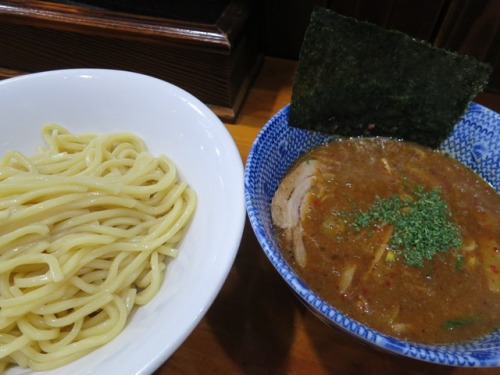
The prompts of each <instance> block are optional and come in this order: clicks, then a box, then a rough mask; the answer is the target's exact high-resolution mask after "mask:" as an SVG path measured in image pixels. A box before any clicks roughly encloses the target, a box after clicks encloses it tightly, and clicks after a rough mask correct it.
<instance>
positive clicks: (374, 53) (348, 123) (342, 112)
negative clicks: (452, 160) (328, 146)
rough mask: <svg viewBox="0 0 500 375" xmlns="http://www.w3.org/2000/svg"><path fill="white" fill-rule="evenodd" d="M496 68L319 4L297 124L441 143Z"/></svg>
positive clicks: (297, 90)
mask: <svg viewBox="0 0 500 375" xmlns="http://www.w3.org/2000/svg"><path fill="white" fill-rule="evenodd" d="M491 72H492V68H491V66H490V65H488V64H485V63H482V62H479V61H477V60H475V59H473V58H471V57H467V56H462V55H458V54H456V53H452V52H450V51H447V50H444V49H439V48H436V47H433V46H431V45H430V44H429V43H427V42H424V41H420V40H415V39H413V38H411V37H410V36H408V35H406V34H404V33H402V32H399V31H395V30H386V29H383V28H381V27H379V26H376V25H374V24H371V23H368V22H363V21H358V20H355V19H353V18H350V17H345V16H342V15H339V14H337V13H335V12H333V11H331V10H328V9H326V8H323V7H317V8H315V9H314V11H313V13H312V15H311V20H310V23H309V26H308V28H307V30H306V34H305V37H304V41H303V44H302V48H301V51H300V56H299V61H298V65H297V70H296V72H295V76H294V82H293V89H292V99H291V103H290V114H289V125H290V126H293V127H299V128H304V129H309V130H316V131H322V132H327V133H332V134H338V135H342V136H361V135H364V136H386V137H393V138H398V139H405V140H409V141H413V142H417V143H419V144H423V145H426V146H428V147H432V148H435V147H438V146H439V145H440V143H441V142H442V141H443V140H444V139H446V137H447V136H448V135H449V133H450V132H451V131H452V130H453V127H454V125H455V124H456V122H457V121H458V120H459V119H460V118H461V117H462V116H463V114H464V113H465V111H466V110H467V107H468V104H469V102H470V101H471V100H472V99H473V98H474V97H475V96H476V95H477V94H478V93H479V92H480V91H482V90H483V89H484V87H485V86H486V84H487V83H488V79H489V76H490V74H491Z"/></svg>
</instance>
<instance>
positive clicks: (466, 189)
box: [271, 138, 500, 343]
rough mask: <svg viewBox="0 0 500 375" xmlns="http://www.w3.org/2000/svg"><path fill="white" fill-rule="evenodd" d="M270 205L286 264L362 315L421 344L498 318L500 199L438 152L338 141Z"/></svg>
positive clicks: (302, 165)
mask: <svg viewBox="0 0 500 375" xmlns="http://www.w3.org/2000/svg"><path fill="white" fill-rule="evenodd" d="M391 210H392V211H391ZM271 213H272V218H273V223H274V225H275V229H276V233H277V236H278V241H279V243H280V248H281V251H282V253H283V255H284V257H285V259H286V260H287V262H288V263H289V264H290V266H291V267H292V268H293V269H294V270H295V271H296V273H297V274H298V276H299V277H300V278H301V279H302V280H303V281H304V282H305V283H306V284H308V285H309V287H310V288H311V289H313V290H314V291H316V292H317V294H318V295H319V296H320V297H322V298H323V299H324V300H325V301H327V302H328V303H330V304H331V305H332V306H334V307H336V308H338V309H339V310H340V311H342V312H344V313H346V314H347V315H349V316H350V317H351V318H353V319H355V320H358V321H360V322H362V323H364V324H366V325H368V326H370V327H372V328H374V329H376V330H378V331H380V332H382V333H385V334H389V335H391V336H395V337H398V338H403V339H407V340H410V341H415V342H420V343H450V342H458V341H464V340H469V339H473V338H476V337H478V336H481V335H484V334H487V333H489V332H491V331H493V330H495V329H496V328H498V327H500V248H499V242H500V224H499V220H498V218H499V217H500V196H499V194H498V192H496V191H495V190H494V189H493V188H492V187H491V186H490V185H489V184H487V183H486V182H485V181H484V180H483V179H482V178H481V177H479V176H478V175H477V174H475V173H474V172H473V171H471V170H470V169H468V168H467V167H466V166H464V165H463V164H461V163H459V162H457V161H456V160H454V159H452V158H451V157H449V156H446V155H444V154H443V153H440V152H437V151H434V150H431V149H427V148H425V147H421V146H419V145H416V144H412V143H408V142H402V141H396V140H390V139H379V138H357V139H345V140H337V141H333V142H331V143H329V144H327V145H322V146H319V147H317V148H315V149H314V150H312V151H310V152H309V153H307V154H306V155H304V156H302V157H301V158H300V159H299V160H298V161H297V163H296V164H295V165H294V167H293V168H292V169H291V170H290V171H289V172H288V174H287V176H285V178H284V179H283V181H282V183H281V185H280V187H279V188H278V190H277V192H276V194H275V196H274V198H273V201H272V203H271ZM409 219H411V220H414V221H413V222H412V221H411V220H410V221H408V220H409ZM405 231H408V232H410V235H407V234H406V233H404V232H405ZM427 232H430V238H426V236H425V235H423V234H424V233H427ZM420 234H422V237H421V238H420V237H418V236H419V235H420ZM405 236H406V237H405ZM412 236H413V237H412ZM412 241H413V242H412ZM426 241H427V242H426ZM418 243H420V245H421V244H425V246H423V247H422V246H420V245H419V244H418ZM419 246H420V247H419Z"/></svg>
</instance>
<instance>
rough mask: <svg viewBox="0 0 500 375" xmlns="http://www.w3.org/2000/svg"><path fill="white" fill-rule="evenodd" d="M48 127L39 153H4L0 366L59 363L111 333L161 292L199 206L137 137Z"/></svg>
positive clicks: (0, 229) (0, 174) (0, 213)
mask: <svg viewBox="0 0 500 375" xmlns="http://www.w3.org/2000/svg"><path fill="white" fill-rule="evenodd" d="M42 132H43V135H44V138H45V141H46V144H47V146H46V147H44V148H42V149H41V150H40V151H39V152H38V153H37V154H36V155H34V156H29V157H28V156H25V155H23V154H21V153H19V152H15V151H13V152H9V153H7V154H6V155H5V156H4V157H3V159H2V160H1V161H0V223H1V225H0V372H2V371H3V370H4V369H5V368H6V367H8V366H9V365H10V364H15V365H18V366H21V367H26V368H31V369H33V370H47V369H51V368H55V367H58V366H61V365H64V364H66V363H68V362H71V361H73V360H75V359H77V358H79V357H81V356H83V355H85V354H87V353H89V352H90V351H92V350H94V349H95V348H97V347H99V346H101V345H103V344H105V343H107V342H109V341H110V340H112V339H113V338H114V337H116V336H117V335H118V333H120V332H121V331H122V330H123V328H124V326H125V325H126V323H127V318H128V316H129V314H130V313H131V311H132V309H133V308H134V306H136V305H143V304H145V303H147V302H148V301H150V300H151V299H152V298H153V297H154V295H155V294H156V293H157V292H158V290H159V288H160V285H161V283H162V280H163V278H164V271H165V267H166V261H167V260H168V259H169V258H170V257H174V256H176V252H177V249H176V246H177V245H178V243H179V241H180V240H181V238H182V236H183V234H184V232H185V230H186V227H187V224H188V223H189V221H190V218H191V217H192V215H193V212H194V209H195V206H196V195H195V193H194V192H193V191H192V190H191V189H190V188H189V187H188V186H187V184H186V183H185V182H183V181H180V180H179V178H178V175H177V172H176V168H175V166H174V165H173V164H172V162H171V161H170V160H169V159H168V158H167V157H165V156H160V157H154V156H152V155H151V154H150V153H148V151H147V148H146V146H145V144H144V143H143V141H142V140H141V139H140V138H138V137H136V136H134V135H132V134H128V133H112V134H106V135H97V134H82V135H74V134H71V133H69V132H68V131H67V130H65V129H64V128H62V127H60V126H57V125H47V126H45V127H43V130H42Z"/></svg>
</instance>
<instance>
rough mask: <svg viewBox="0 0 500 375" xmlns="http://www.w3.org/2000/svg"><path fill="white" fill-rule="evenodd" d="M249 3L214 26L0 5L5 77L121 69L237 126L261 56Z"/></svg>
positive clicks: (34, 4)
mask: <svg viewBox="0 0 500 375" xmlns="http://www.w3.org/2000/svg"><path fill="white" fill-rule="evenodd" d="M252 4H253V2H252V1H244V0H235V1H231V2H230V3H229V5H228V6H227V7H226V9H225V10H224V11H223V12H222V14H221V15H220V17H219V18H218V19H217V21H216V22H215V23H214V24H204V23H195V22H187V21H179V20H171V19H166V18H161V17H152V16H144V15H135V14H131V13H125V12H114V11H109V10H105V9H99V8H95V7H86V6H76V5H67V4H60V3H54V2H49V1H19V0H11V1H2V2H1V3H0V40H1V43H2V53H1V54H0V77H3V78H6V77H11V76H15V75H18V74H25V73H31V72H40V71H47V70H54V69H66V68H84V67H86V68H105V69H122V70H130V71H135V72H139V73H144V74H148V75H151V76H154V77H157V78H160V79H164V80H166V81H168V82H170V83H173V84H175V85H177V86H179V87H181V88H183V89H185V90H186V91H188V92H190V93H191V94H193V95H195V96H196V97H197V98H199V99H200V100H201V101H203V102H204V103H206V104H207V105H208V106H210V107H211V108H212V109H213V110H214V112H215V113H216V114H217V115H219V117H221V119H223V120H224V121H228V122H231V121H234V120H235V118H236V116H237V114H238V111H239V110H240V108H241V105H242V103H243V99H244V98H245V96H246V93H247V92H248V89H249V86H250V84H251V82H252V80H253V78H254V76H255V74H256V73H257V71H258V69H259V67H260V64H261V61H262V54H261V52H260V50H259V44H258V28H257V22H254V17H255V12H254V7H253V5H252Z"/></svg>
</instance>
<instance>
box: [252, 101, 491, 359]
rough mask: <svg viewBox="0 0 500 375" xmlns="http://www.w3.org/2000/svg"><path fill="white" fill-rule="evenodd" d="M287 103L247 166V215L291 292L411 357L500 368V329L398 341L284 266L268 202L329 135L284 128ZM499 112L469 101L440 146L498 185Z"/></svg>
mask: <svg viewBox="0 0 500 375" xmlns="http://www.w3.org/2000/svg"><path fill="white" fill-rule="evenodd" d="M289 109H290V107H289V105H287V106H285V107H284V108H283V109H281V110H280V111H279V112H278V113H276V115H275V116H273V118H271V119H270V120H269V122H268V123H267V124H266V125H265V126H264V128H263V129H262V131H261V132H260V133H259V135H258V136H257V138H256V140H255V142H254V144H253V146H252V148H251V150H250V154H249V156H248V159H247V163H246V166H245V200H246V206H247V212H248V217H249V219H250V223H251V225H252V227H253V230H254V232H255V234H256V236H257V239H258V240H259V243H260V245H261V246H262V249H263V250H264V253H265V254H266V256H267V257H268V258H269V260H270V261H271V263H272V264H273V265H274V267H275V268H276V270H277V271H278V272H279V274H280V275H281V276H282V277H283V279H284V280H285V281H286V282H287V283H288V285H289V286H290V287H291V288H292V290H293V291H294V292H295V293H296V294H297V295H298V296H299V297H300V298H301V299H302V301H303V302H304V303H305V304H306V306H308V307H309V308H310V309H311V311H313V313H315V314H316V315H317V316H318V317H319V318H320V319H322V320H324V321H326V322H328V323H329V324H331V325H333V326H335V327H337V328H340V329H341V330H344V331H345V332H347V333H350V334H351V335H353V336H355V337H357V338H359V339H361V340H362V341H364V342H367V343H370V344H372V345H374V346H376V347H378V348H380V349H383V350H386V351H389V352H391V353H397V354H400V355H404V356H408V357H412V358H415V359H419V360H423V361H427V362H433V363H439V364H443V365H450V366H460V367H499V366H500V330H497V331H495V332H493V333H491V334H489V335H487V336H484V337H482V338H480V339H478V340H474V341H471V342H466V343H460V344H453V345H421V344H415V343H411V342H407V341H402V340H399V339H396V338H393V337H390V336H387V335H384V334H381V333H380V332H377V331H375V330H373V329H371V328H369V327H367V326H365V325H363V324H360V323H358V322H356V321H354V320H352V319H350V318H349V317H347V316H345V315H344V314H342V313H341V312H340V311H338V310H337V309H335V308H334V307H332V306H330V305H329V304H327V303H326V302H325V301H323V300H322V299H321V298H320V297H319V296H318V295H316V294H315V293H314V292H313V291H312V290H310V289H309V288H308V287H307V285H305V284H304V283H303V282H302V281H301V280H300V278H298V277H297V276H296V275H295V274H294V272H293V270H292V269H291V268H290V267H289V266H288V264H287V263H286V262H285V260H284V259H283V257H282V256H281V253H280V251H279V250H278V244H277V242H276V239H275V237H274V232H273V228H272V221H271V214H270V211H269V205H270V202H271V199H272V196H273V195H274V192H275V191H276V189H277V187H278V184H279V183H280V181H281V179H282V178H283V176H284V174H285V173H286V171H287V170H288V168H289V167H290V166H291V165H292V163H293V162H294V161H295V160H296V159H297V158H298V157H299V156H300V155H302V154H303V153H305V152H307V151H308V150H310V149H311V148H313V147H314V146H316V145H319V144H321V143H324V142H326V141H328V140H329V139H331V136H327V135H325V134H322V133H317V132H312V131H307V130H302V129H297V128H292V127H289V126H288V114H289ZM499 149H500V115H499V114H497V113H495V112H493V111H491V110H489V109H487V108H485V107H483V106H481V105H479V104H476V103H471V104H470V106H469V108H468V111H467V113H466V114H465V115H464V117H463V118H462V120H461V121H459V122H458V123H457V125H456V126H455V128H454V130H453V132H452V133H451V135H450V136H449V138H448V139H446V140H445V141H444V142H443V143H442V145H441V150H442V151H443V152H446V153H448V154H449V155H451V156H452V157H454V158H456V159H457V160H459V161H461V162H462V163H464V164H465V165H467V166H469V167H470V168H471V169H473V170H474V171H475V172H477V173H478V174H480V175H481V176H482V177H483V178H484V179H485V180H486V181H488V182H489V183H490V184H491V185H492V186H493V187H494V188H495V189H496V190H497V191H499V189H500V176H499V173H498V171H499V170H500V157H499V152H498V150H499Z"/></svg>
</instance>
